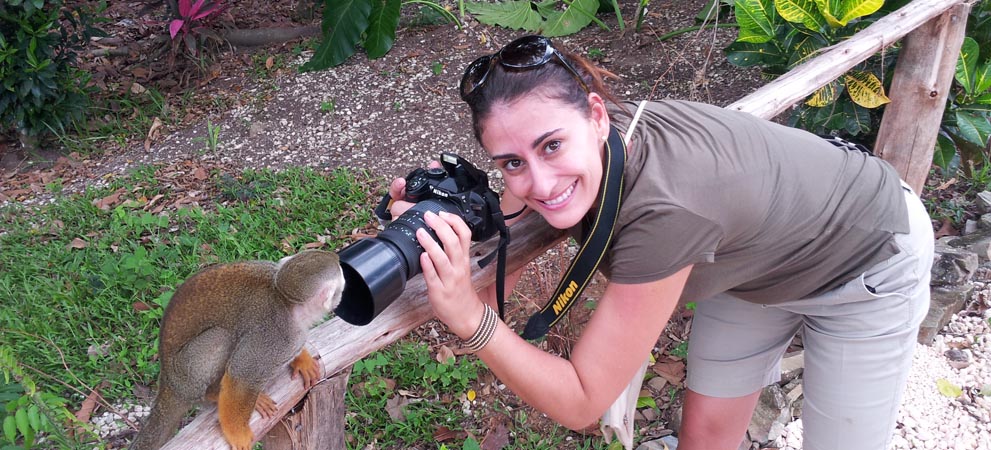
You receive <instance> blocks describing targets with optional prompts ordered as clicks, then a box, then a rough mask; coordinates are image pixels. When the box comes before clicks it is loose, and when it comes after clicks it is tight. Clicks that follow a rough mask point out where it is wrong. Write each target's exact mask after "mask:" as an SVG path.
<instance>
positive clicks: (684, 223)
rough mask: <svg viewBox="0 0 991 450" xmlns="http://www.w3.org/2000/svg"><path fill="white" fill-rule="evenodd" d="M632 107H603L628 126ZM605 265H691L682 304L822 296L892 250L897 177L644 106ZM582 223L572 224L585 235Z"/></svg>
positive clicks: (903, 227)
mask: <svg viewBox="0 0 991 450" xmlns="http://www.w3.org/2000/svg"><path fill="white" fill-rule="evenodd" d="M624 106H625V107H626V108H627V109H628V110H629V112H627V111H622V110H620V109H619V108H612V107H611V108H610V113H611V116H612V118H613V120H612V122H613V125H615V126H616V128H618V129H619V130H620V131H621V132H623V133H625V131H626V128H627V126H628V124H629V122H630V120H631V114H630V113H632V112H633V111H635V110H636V107H637V104H636V103H632V102H631V103H624ZM623 191H624V192H623V203H622V206H621V208H620V213H619V217H618V220H617V224H616V227H615V229H614V230H615V231H614V237H613V242H612V245H611V247H610V249H609V251H608V252H607V255H606V256H605V258H604V260H603V262H602V264H601V265H600V270H601V271H602V272H603V274H605V275H606V276H607V277H608V278H609V279H610V280H611V281H613V282H618V283H644V282H649V281H656V280H659V279H662V278H664V277H667V276H669V275H672V274H674V273H675V272H677V271H678V270H680V269H682V268H684V267H685V266H687V265H689V264H694V268H693V269H692V273H691V275H690V276H689V279H688V283H687V285H686V286H685V290H684V293H683V294H682V298H681V301H682V302H687V301H698V300H703V299H705V298H708V297H710V296H712V295H714V294H717V293H721V292H728V293H730V294H732V295H734V296H737V297H739V298H742V299H744V300H747V301H751V302H755V303H761V304H773V303H779V302H783V301H786V300H797V299H801V298H803V297H806V296H809V295H812V294H816V293H821V292H825V291H827V290H829V289H832V288H834V287H837V286H839V285H840V284H842V283H844V282H846V281H849V280H851V279H853V278H855V277H857V276H859V275H860V274H861V273H863V272H864V271H865V270H866V269H867V268H869V267H870V266H872V265H874V264H876V263H878V262H880V261H882V260H884V259H886V258H888V257H890V256H892V255H894V254H896V253H898V249H897V247H896V246H895V245H894V244H893V241H892V239H891V237H892V233H907V232H908V220H907V211H906V207H905V202H904V197H903V191H902V188H901V186H900V181H899V177H898V174H897V172H896V171H895V170H894V169H893V168H892V167H891V166H890V165H888V164H887V163H886V162H885V161H883V160H881V159H879V158H875V157H872V156H870V155H867V154H865V153H862V152H858V151H848V150H842V149H839V148H836V147H834V146H833V145H832V144H830V143H828V142H826V141H825V140H823V139H822V138H820V137H818V136H816V135H814V134H811V133H808V132H806V131H803V130H799V129H795V128H789V127H786V126H782V125H779V124H776V123H773V122H769V121H766V120H762V119H759V118H757V117H754V116H752V115H750V114H747V113H742V112H738V111H731V110H726V109H723V108H719V107H715V106H711V105H705V104H700V103H691V102H684V101H661V102H649V103H648V105H647V106H646V108H645V110H644V111H643V114H642V116H641V117H640V121H639V122H638V123H637V125H636V127H635V130H634V133H633V145H632V148H631V150H630V152H629V155H628V157H627V163H626V167H625V170H624V189H623ZM581 228H583V226H582V225H579V226H577V227H576V228H575V229H573V230H572V232H573V234H575V235H577V236H582V235H583V234H582V231H581Z"/></svg>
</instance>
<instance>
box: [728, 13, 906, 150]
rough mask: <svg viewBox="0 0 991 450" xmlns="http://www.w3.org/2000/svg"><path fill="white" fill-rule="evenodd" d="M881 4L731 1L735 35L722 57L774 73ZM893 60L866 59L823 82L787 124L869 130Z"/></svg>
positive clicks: (852, 28)
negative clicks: (836, 76) (840, 74)
mask: <svg viewBox="0 0 991 450" xmlns="http://www.w3.org/2000/svg"><path fill="white" fill-rule="evenodd" d="M883 6H885V5H884V1H883V0H776V1H772V0H736V2H735V4H734V13H735V15H736V20H737V23H738V25H739V27H740V34H739V36H738V38H737V40H736V42H734V43H733V44H731V45H730V46H728V47H727V48H726V49H725V51H726V55H727V58H729V61H730V62H731V63H733V64H735V65H738V66H742V67H750V66H759V67H761V69H762V71H763V73H764V74H765V75H767V76H768V77H776V76H778V75H781V74H783V73H785V72H787V71H788V70H790V69H791V68H793V67H795V66H797V65H799V64H801V63H803V62H805V61H807V60H808V59H810V58H812V57H814V56H815V55H817V54H818V53H819V52H820V51H821V50H822V49H824V48H826V47H829V46H831V45H834V44H837V43H839V42H841V41H843V40H845V39H847V38H849V37H851V36H853V35H854V34H855V33H856V32H858V31H860V30H861V29H863V28H865V27H866V26H867V25H870V24H871V23H873V22H874V21H875V20H876V19H877V18H879V17H880V16H882V15H883V14H884V13H885V12H886V11H883V10H882V7H883ZM893 60H894V58H893V57H888V58H880V57H874V58H871V59H868V60H867V61H865V62H864V63H861V64H860V65H859V66H858V67H857V68H855V69H854V70H851V71H849V72H847V73H846V74H844V75H843V76H842V77H840V78H839V79H837V80H835V81H832V82H831V83H829V84H827V85H825V86H823V87H822V88H820V89H819V90H818V91H817V92H815V93H814V94H813V95H812V96H810V97H809V98H808V99H806V102H805V104H804V105H803V106H802V107H800V108H799V109H797V110H796V112H795V114H794V115H793V116H792V124H793V125H797V126H801V127H802V128H806V129H810V130H813V131H817V132H823V133H826V132H835V131H842V132H844V133H846V134H849V135H854V136H856V135H860V134H864V133H868V132H870V131H872V129H873V128H874V127H873V125H872V123H873V122H875V121H876V120H877V119H876V116H877V114H878V112H877V111H876V108H878V107H879V106H881V105H884V104H885V103H888V101H889V100H888V98H887V96H886V95H885V92H884V86H883V84H882V82H881V80H882V79H883V76H884V74H885V72H886V71H887V70H889V69H890V63H891V61H893ZM886 63H887V64H886ZM844 94H845V95H844Z"/></svg>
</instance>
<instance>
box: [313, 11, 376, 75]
mask: <svg viewBox="0 0 991 450" xmlns="http://www.w3.org/2000/svg"><path fill="white" fill-rule="evenodd" d="M324 8H325V9H326V10H327V11H326V12H325V13H324V19H323V24H322V26H323V41H322V42H320V46H319V47H318V48H317V50H316V52H315V53H314V54H313V57H312V58H310V60H309V61H307V62H306V63H305V64H303V65H302V67H300V70H301V71H304V72H306V71H311V70H323V69H326V68H328V67H333V66H336V65H339V64H341V63H343V62H344V61H346V60H347V59H348V58H349V57H350V56H351V55H353V54H354V52H355V46H356V45H358V43H359V42H361V33H364V32H365V30H367V29H368V16H369V15H371V13H372V2H371V1H370V0H324Z"/></svg>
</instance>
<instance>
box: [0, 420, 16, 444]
mask: <svg viewBox="0 0 991 450" xmlns="http://www.w3.org/2000/svg"><path fill="white" fill-rule="evenodd" d="M3 436H4V437H5V438H7V442H10V443H12V444H13V443H14V442H17V424H16V423H14V416H7V417H5V418H4V419H3Z"/></svg>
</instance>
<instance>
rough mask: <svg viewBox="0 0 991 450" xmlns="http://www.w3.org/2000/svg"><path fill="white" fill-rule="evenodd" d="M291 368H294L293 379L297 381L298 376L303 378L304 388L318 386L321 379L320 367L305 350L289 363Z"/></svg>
mask: <svg viewBox="0 0 991 450" xmlns="http://www.w3.org/2000/svg"><path fill="white" fill-rule="evenodd" d="M289 367H292V378H294V379H295V378H296V376H297V375H298V376H300V377H302V378H303V387H305V388H307V389H310V388H312V387H313V386H314V385H316V384H317V380H319V379H320V367H319V365H318V364H317V361H316V360H315V359H313V357H312V356H310V352H308V351H306V349H305V348H304V349H303V350H300V352H299V355H298V356H296V358H295V359H293V360H292V362H291V363H289Z"/></svg>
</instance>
